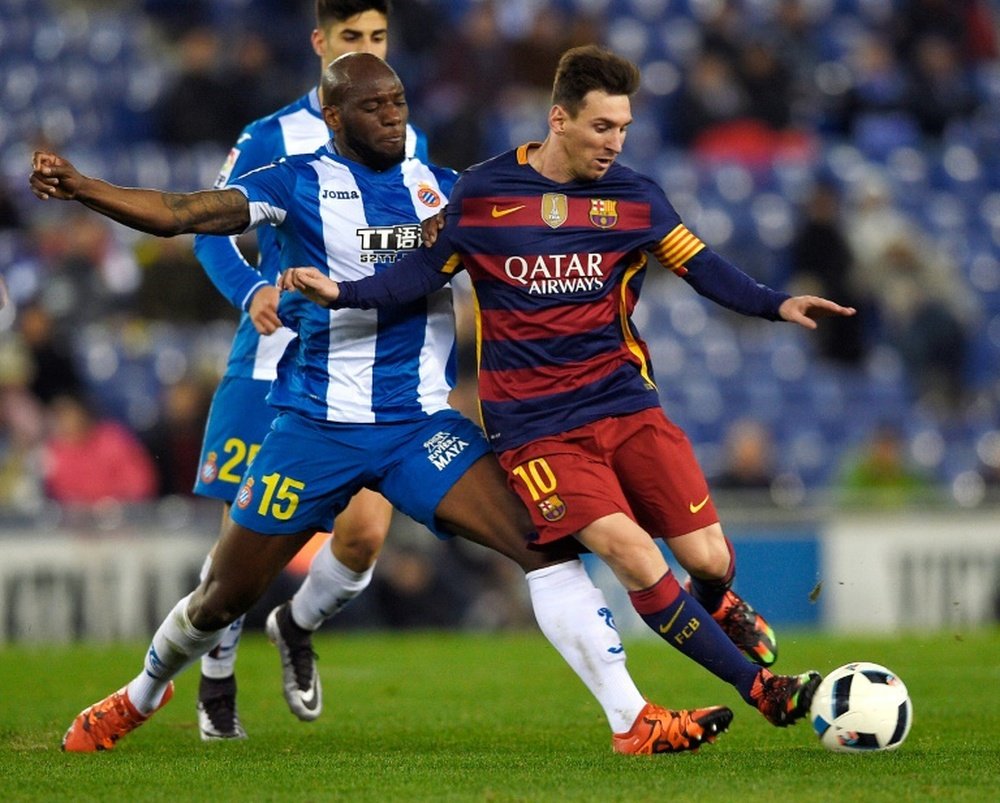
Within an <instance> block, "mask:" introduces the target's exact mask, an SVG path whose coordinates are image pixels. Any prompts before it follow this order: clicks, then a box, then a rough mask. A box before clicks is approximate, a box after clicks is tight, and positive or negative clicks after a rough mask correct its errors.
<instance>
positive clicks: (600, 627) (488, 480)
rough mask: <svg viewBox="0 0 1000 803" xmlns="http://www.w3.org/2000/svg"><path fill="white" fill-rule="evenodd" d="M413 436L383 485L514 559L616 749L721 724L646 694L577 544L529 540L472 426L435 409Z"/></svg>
mask: <svg viewBox="0 0 1000 803" xmlns="http://www.w3.org/2000/svg"><path fill="white" fill-rule="evenodd" d="M413 436H415V437H411V438H410V441H409V445H408V451H407V452H406V453H405V454H402V451H403V450H401V454H400V455H399V457H398V460H397V462H396V464H395V467H394V470H392V471H390V472H389V473H388V474H387V476H386V477H385V478H384V480H383V485H382V490H383V492H384V493H385V494H386V496H387V497H388V498H389V499H391V500H392V501H393V504H394V505H396V507H397V508H398V509H399V510H401V511H403V512H404V513H406V514H408V515H409V516H411V517H412V518H414V519H415V520H417V521H420V522H423V523H424V524H426V525H427V526H428V527H429V528H430V529H431V530H432V531H434V532H435V533H437V534H438V535H439V536H443V535H444V534H455V535H460V536H463V537H465V538H467V539H469V540H471V541H473V542H475V543H478V544H481V545H483V546H486V547H488V548H490V549H492V550H494V551H496V552H498V553H500V554H501V555H505V556H507V557H509V558H511V559H512V560H514V561H515V562H517V563H518V565H520V566H521V568H522V569H523V570H524V571H525V573H526V576H527V580H528V589H529V592H530V595H531V600H532V606H533V608H534V611H535V615H536V618H537V620H538V624H539V627H540V629H541V630H542V633H543V634H544V635H545V636H546V638H548V640H549V641H550V642H551V643H552V645H553V647H555V649H556V650H557V652H559V654H560V655H561V656H562V657H563V658H564V660H565V661H566V662H567V663H568V664H569V665H570V667H571V668H572V669H573V671H574V672H576V674H577V675H578V676H579V677H580V679H581V680H582V681H583V683H584V684H585V685H586V686H587V688H588V689H589V690H590V691H591V693H593V695H594V696H595V698H597V700H598V702H599V703H600V705H601V707H602V709H603V710H604V713H605V716H606V717H607V719H608V723H609V724H610V725H611V728H612V732H613V733H614V734H615V736H614V738H613V745H614V747H615V749H616V750H618V751H619V752H625V753H650V752H670V751H674V750H687V749H693V748H695V747H697V746H698V745H699V744H701V743H703V742H705V741H712V740H714V738H715V735H716V734H717V733H719V732H721V731H723V730H725V728H726V726H727V725H728V723H729V720H730V718H731V716H732V714H731V712H730V711H729V710H728V709H721V708H720V709H710V710H706V711H698V712H686V711H685V712H674V711H668V710H666V709H663V708H661V707H659V706H655V705H651V704H647V703H646V700H645V699H644V698H643V696H642V694H641V693H640V692H639V690H638V689H637V688H636V686H635V683H634V682H633V680H632V678H631V676H630V675H629V673H628V669H627V668H626V666H625V650H624V648H623V647H622V644H621V640H620V638H619V637H618V632H617V630H615V628H614V620H613V618H612V616H611V610H610V608H609V607H608V604H607V601H606V600H605V599H604V595H603V594H602V593H601V591H600V590H599V589H598V588H596V587H595V586H594V584H593V582H591V580H590V577H589V576H588V575H587V573H586V571H585V570H584V568H583V565H582V564H581V563H580V562H579V560H577V559H576V554H577V551H578V549H579V547H578V545H576V544H575V543H574V542H572V541H570V540H566V541H564V542H562V543H561V544H555V545H549V546H548V547H546V548H545V550H544V551H541V550H533V549H528V547H527V539H528V538H529V537H530V536H531V535H532V530H533V528H532V525H531V521H530V519H529V518H528V516H527V513H526V511H525V509H524V507H523V506H522V505H521V504H519V502H518V500H517V498H516V497H515V496H514V495H513V494H512V493H511V492H510V490H509V488H508V487H507V484H506V478H505V474H504V472H503V470H502V469H501V468H500V466H499V464H498V463H497V462H496V459H495V458H494V457H493V455H492V454H491V453H490V450H489V447H488V445H487V444H486V442H485V440H484V438H483V436H482V432H481V431H480V429H479V428H478V427H476V426H475V425H473V424H472V423H471V422H470V421H468V420H466V419H464V418H462V417H461V416H459V415H457V414H455V413H450V414H442V415H439V416H435V417H434V418H433V420H432V421H430V422H428V429H427V431H426V432H415V433H413ZM428 461H430V464H429V463H428Z"/></svg>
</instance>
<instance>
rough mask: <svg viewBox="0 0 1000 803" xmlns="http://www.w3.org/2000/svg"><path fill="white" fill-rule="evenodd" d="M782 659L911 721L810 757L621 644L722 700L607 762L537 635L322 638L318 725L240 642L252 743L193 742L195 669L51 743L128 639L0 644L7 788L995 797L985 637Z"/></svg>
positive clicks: (674, 690) (234, 795)
mask: <svg viewBox="0 0 1000 803" xmlns="http://www.w3.org/2000/svg"><path fill="white" fill-rule="evenodd" d="M780 635H781V637H782V641H781V650H782V653H781V659H780V661H779V663H778V667H781V668H784V669H785V671H801V670H804V669H806V668H809V667H815V668H817V669H819V670H820V671H822V672H825V671H828V670H830V669H832V668H834V667H835V666H838V665H840V664H842V663H846V662H848V661H850V660H870V661H875V662H878V663H883V664H885V665H887V666H889V667H890V668H892V669H893V670H895V671H896V672H898V673H899V675H900V676H901V677H902V678H903V680H904V681H905V682H906V684H907V686H908V688H909V690H910V693H911V696H912V698H913V704H914V725H913V729H912V731H911V732H910V736H909V738H908V740H907V741H906V743H905V744H904V745H903V746H902V747H901V748H900V749H899V750H898V751H896V752H893V753H878V754H870V755H861V756H857V755H839V754H833V753H828V752H826V751H825V750H823V749H822V748H821V747H820V745H819V743H818V741H817V739H816V738H815V736H814V735H813V733H812V731H811V729H810V727H809V726H808V724H806V723H805V722H803V723H800V724H798V725H797V726H795V727H792V728H788V729H784V730H780V729H777V728H774V727H772V726H770V725H768V724H767V723H766V722H765V721H764V719H763V718H762V717H761V716H760V715H759V714H757V713H756V712H755V711H754V710H752V709H751V708H749V707H748V706H746V705H745V704H744V703H743V702H742V701H741V700H740V699H739V698H738V697H737V695H736V693H735V692H734V691H732V690H731V689H730V688H728V687H727V686H725V685H724V684H722V683H721V682H720V681H718V680H716V679H715V678H713V677H711V676H710V675H708V674H707V673H706V672H705V671H704V670H702V669H701V668H699V667H698V666H696V665H695V664H693V663H692V662H690V661H688V660H687V659H685V658H683V657H682V656H680V655H679V654H677V653H675V652H674V651H672V650H671V649H669V648H668V647H667V646H666V645H664V644H663V643H661V642H657V641H656V640H649V641H646V640H641V641H635V642H630V643H629V644H628V645H627V646H628V652H629V666H630V668H631V670H632V674H633V675H634V676H635V678H636V680H637V681H638V683H639V685H640V687H641V688H642V689H643V691H644V693H646V694H648V695H649V696H650V697H651V698H653V699H655V700H656V701H657V702H660V703H662V704H666V705H669V706H673V707H691V706H697V705H710V704H726V705H729V706H731V707H732V708H733V709H734V711H735V712H736V718H735V720H734V722H733V725H732V727H731V728H730V730H729V732H728V733H726V734H724V735H723V736H722V737H720V739H719V740H718V742H717V743H716V744H714V745H708V746H705V747H703V748H702V749H701V750H700V751H699V752H698V753H697V754H687V753H686V754H680V755H661V756H651V757H635V756H616V755H614V754H613V753H612V752H611V744H610V736H609V731H608V728H607V725H606V723H605V721H604V718H603V715H602V714H601V712H600V709H599V708H598V706H597V704H596V703H595V702H594V701H593V700H592V699H591V698H590V696H589V695H588V694H587V692H586V690H585V689H584V688H583V685H582V684H581V683H580V682H579V681H578V680H577V679H576V678H575V677H574V676H573V675H572V674H571V672H570V671H569V669H568V668H567V667H566V666H565V665H564V664H563V663H562V661H561V660H560V659H559V658H558V656H557V655H556V654H555V652H554V651H553V650H552V649H551V647H549V645H548V644H547V643H546V642H545V641H544V640H543V638H542V637H541V636H540V635H538V634H537V633H535V632H528V633H516V634H504V635H499V636H495V635H469V634H456V633H446V634H440V633H421V634H392V633H388V634H386V633H379V634H353V633H352V634H347V635H339V634H330V635H327V634H324V635H321V636H319V637H318V638H317V639H316V650H317V652H318V653H319V655H320V667H321V675H322V680H323V688H324V700H325V708H324V712H323V715H322V717H321V718H320V719H319V720H318V721H316V722H312V723H303V722H299V721H298V720H296V719H295V718H294V717H292V715H291V714H289V713H288V710H287V709H286V707H285V703H284V700H283V698H282V697H281V690H280V671H279V665H278V657H277V652H276V651H275V650H274V648H273V647H271V646H270V645H269V644H267V642H266V641H265V640H264V638H263V637H262V636H260V635H256V634H252V635H249V636H247V637H246V638H245V639H244V643H243V644H242V647H241V650H240V658H239V664H238V678H239V682H240V712H241V717H242V719H243V723H244V725H245V726H246V728H247V730H248V732H249V734H250V738H249V740H247V741H245V742H235V743H210V744H204V743H202V742H201V741H200V740H199V738H198V731H197V726H196V722H195V714H194V703H195V689H196V685H197V678H196V670H189V671H188V672H187V673H185V674H184V675H182V676H181V678H180V681H179V683H178V687H177V694H176V696H175V697H174V700H173V701H172V702H171V703H170V704H169V705H168V706H167V707H165V708H164V709H163V710H162V711H160V712H159V713H158V714H157V715H156V716H155V717H154V718H153V719H152V720H151V721H150V722H149V723H147V724H146V725H144V726H143V727H142V728H141V729H139V730H138V731H136V732H135V733H134V734H132V735H131V736H130V737H129V738H128V739H126V740H125V741H123V742H122V743H121V744H120V745H119V747H118V748H117V749H116V750H114V751H113V752H110V753H104V754H91V755H67V754H64V753H62V752H61V751H60V749H59V741H60V739H61V737H62V733H63V731H64V730H65V729H66V727H67V726H68V725H69V722H70V721H71V719H72V718H73V716H74V715H75V714H76V713H77V712H78V711H79V710H80V709H82V708H83V707H85V706H86V705H88V704H89V703H91V702H93V701H95V700H97V699H98V698H100V697H103V696H104V695H105V694H107V693H108V692H110V691H113V690H114V689H115V688H118V687H119V686H121V685H122V684H123V683H124V682H126V681H127V680H129V679H130V678H131V677H132V675H133V674H134V673H135V672H136V671H138V667H139V665H140V661H141V658H142V655H143V651H144V649H145V645H143V644H131V645H116V646H113V647H98V646H94V645H81V646H70V647H64V648H63V647H59V648H56V647H7V648H3V649H0V789H2V791H3V798H4V800H18V801H20V800H25V801H34V800H37V801H82V800H108V799H111V800H129V801H133V800H135V801H141V800H162V801H186V800H205V801H212V802H213V803H215V802H216V801H230V800H232V801H250V800H253V801H257V800H262V801H263V800H281V801H283V800H288V801H319V800H345V801H346V800H349V801H367V800H371V801H387V800H400V801H415V800H434V801H465V800H470V801H480V800H481V801H564V800H566V801H570V800H572V801H653V800H677V801H682V800H719V801H730V800H739V801H755V800H760V801H768V803H776V801H834V800H836V801H919V800H968V801H982V800H989V799H995V795H996V794H997V788H998V787H997V785H998V783H1000V631H997V630H987V631H974V632H968V633H955V632H952V633H947V634H940V635H935V636H913V637H893V638H886V639H877V638H871V637H866V638H842V637H831V636H824V635H817V634H814V633H782V634H780Z"/></svg>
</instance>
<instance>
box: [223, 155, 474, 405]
mask: <svg viewBox="0 0 1000 803" xmlns="http://www.w3.org/2000/svg"><path fill="white" fill-rule="evenodd" d="M455 180H456V174H455V172H454V171H452V170H447V169H445V168H440V167H436V166H433V165H427V164H425V163H424V162H422V161H420V160H419V159H417V158H407V159H405V160H404V161H403V162H402V163H401V164H399V165H396V166H395V167H393V168H390V169H388V170H385V171H381V172H379V171H375V170H371V169H369V168H367V167H365V166H364V165H361V164H358V163H357V162H353V161H351V160H349V159H345V158H342V157H340V156H338V155H337V154H336V153H335V152H334V151H333V149H332V147H331V145H330V144H329V143H328V144H327V145H324V146H323V147H322V148H320V149H319V150H318V151H316V153H315V154H312V155H308V156H305V155H303V156H289V157H287V158H286V159H283V160H281V161H280V162H278V163H277V164H274V165H271V166H269V167H265V168H261V169H259V170H255V171H253V172H251V173H249V174H247V175H244V176H242V177H241V178H239V179H238V180H236V181H234V182H232V183H231V184H230V186H232V187H233V188H235V189H239V190H241V191H242V192H244V193H245V194H246V196H247V199H248V200H249V201H250V220H251V222H250V227H251V228H252V227H256V226H261V225H263V224H268V223H269V224H271V225H272V226H273V227H274V231H275V233H276V234H277V245H278V251H279V253H280V258H281V263H280V268H281V269H284V268H287V267H294V266H302V265H313V266H315V267H318V268H320V269H321V270H325V271H326V273H327V275H329V276H330V277H331V278H332V279H335V280H337V281H343V280H351V279H359V278H362V277H364V276H369V275H371V274H374V273H376V272H379V271H380V270H382V269H384V268H386V267H388V266H389V265H391V264H392V263H393V262H395V261H396V259H397V257H398V255H399V254H400V252H403V251H407V250H410V249H413V248H416V247H418V246H419V245H420V221H421V220H424V219H425V218H428V217H430V216H432V215H434V214H436V213H437V212H439V211H440V210H441V209H442V208H444V205H445V203H446V202H447V196H448V194H449V193H450V192H451V189H452V187H453V186H454V183H455ZM278 314H279V315H280V317H281V320H282V321H283V322H284V323H285V325H286V326H288V327H289V328H291V329H292V330H294V331H295V332H296V333H297V334H298V339H297V340H296V341H294V342H293V343H292V344H291V345H290V346H289V347H288V348H287V349H286V351H285V354H284V356H283V357H282V358H281V362H280V364H279V365H278V371H277V379H276V381H275V382H274V383H273V384H272V386H271V392H270V395H269V396H268V402H269V404H270V405H271V406H272V407H275V408H277V409H282V410H292V411H295V412H297V413H300V414H302V415H305V416H307V417H309V418H313V419H319V420H323V421H337V422H344V423H376V422H383V421H409V420H415V419H419V418H422V417H424V416H426V415H430V414H432V413H435V412H438V411H440V410H444V409H447V408H448V393H449V391H450V390H451V387H452V385H453V383H454V367H455V366H454V363H455V354H454V351H455V348H454V347H455V321H454V312H453V310H452V301H451V290H450V288H447V287H446V288H443V289H442V290H439V291H437V292H435V293H433V294H432V295H430V296H427V297H426V298H421V299H419V300H417V301H415V302H413V303H412V304H407V305H405V306H399V307H392V308H387V309H383V310H327V309H323V308H322V307H320V306H318V305H316V304H313V303H312V302H311V301H309V300H307V299H306V298H305V297H304V296H302V295H301V294H299V293H287V294H285V295H283V296H282V300H281V304H280V306H279V309H278Z"/></svg>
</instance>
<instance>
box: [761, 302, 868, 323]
mask: <svg viewBox="0 0 1000 803" xmlns="http://www.w3.org/2000/svg"><path fill="white" fill-rule="evenodd" d="M856 312H857V310H856V309H854V307H842V306H840V304H837V303H836V302H834V301H830V300H828V299H826V298H820V297H819V296H792V297H791V298H788V299H785V301H783V302H782V304H781V306H780V307H778V314H779V315H781V318H782V320H785V321H790V322H791V323H797V324H799V325H800V326H804V327H805V328H806V329H815V328H816V320H817V319H819V318H829V317H831V316H833V315H837V316H840V317H844V318H849V317H850V316H851V315H854V314H855V313H856Z"/></svg>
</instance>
